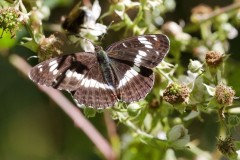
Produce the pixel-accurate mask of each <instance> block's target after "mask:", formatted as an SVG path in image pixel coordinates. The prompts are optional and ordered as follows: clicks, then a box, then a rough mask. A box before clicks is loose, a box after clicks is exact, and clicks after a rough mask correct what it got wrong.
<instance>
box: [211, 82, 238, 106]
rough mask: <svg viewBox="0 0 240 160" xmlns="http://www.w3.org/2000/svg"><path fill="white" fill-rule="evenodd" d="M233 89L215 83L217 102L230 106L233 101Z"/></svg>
mask: <svg viewBox="0 0 240 160" xmlns="http://www.w3.org/2000/svg"><path fill="white" fill-rule="evenodd" d="M234 95H235V91H234V90H233V89H232V88H231V87H228V86H226V85H224V84H222V83H220V84H219V85H217V87H216V91H215V98H216V100H217V102H218V103H219V104H221V105H224V106H230V105H232V103H233V99H234Z"/></svg>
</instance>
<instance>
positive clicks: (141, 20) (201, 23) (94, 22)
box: [0, 0, 240, 159]
mask: <svg viewBox="0 0 240 160" xmlns="http://www.w3.org/2000/svg"><path fill="white" fill-rule="evenodd" d="M60 3H61V2H60V0H54V1H52V3H51V2H48V1H42V0H36V1H31V0H24V1H23V0H12V1H11V0H5V1H2V2H0V4H1V8H0V28H1V33H0V35H1V38H2V39H3V40H4V38H6V39H9V34H10V38H12V39H14V40H15V41H17V39H19V38H22V39H21V45H22V46H24V47H27V48H28V49H30V50H31V51H33V52H35V53H36V55H37V57H38V60H39V62H41V61H44V60H47V59H50V58H52V57H56V56H59V55H61V54H64V53H66V52H69V48H70V49H74V47H76V46H81V49H82V50H84V51H93V50H94V46H93V45H92V43H91V42H94V43H96V44H99V43H104V41H105V39H104V38H106V39H107V40H108V39H109V41H111V40H113V39H114V41H118V40H121V39H123V38H126V37H130V36H133V35H142V34H158V33H162V34H165V35H167V36H168V37H169V39H170V44H171V45H170V51H169V53H168V55H167V56H166V58H165V59H164V61H163V62H161V63H160V64H159V65H158V66H157V67H156V68H155V69H154V72H155V84H154V87H153V89H152V90H151V92H150V93H149V94H148V96H147V97H146V98H145V99H144V100H141V101H139V102H133V103H130V104H126V103H124V102H119V103H117V104H116V105H115V106H113V107H110V108H107V109H106V110H96V109H94V108H88V107H87V106H86V107H85V108H84V113H85V116H86V117H94V116H96V113H101V114H103V112H104V115H105V116H107V115H106V114H111V118H112V119H113V120H115V121H116V123H118V122H119V123H120V124H123V125H124V126H126V127H127V128H125V129H123V130H121V131H119V133H118V134H117V135H116V134H112V135H111V134H110V135H109V136H110V138H109V139H110V142H111V147H112V150H113V153H112V154H111V155H110V156H107V155H104V156H105V158H106V159H145V158H143V157H148V159H178V158H182V159H200V158H201V159H220V158H221V157H222V156H225V157H227V158H229V159H240V155H239V152H238V151H239V150H240V142H239V136H238V134H237V133H236V132H237V128H238V129H239V124H240V116H239V113H240V110H239V97H238V94H239V92H240V91H239V88H237V89H235V87H237V86H234V85H237V83H233V84H234V85H233V86H231V85H229V83H228V81H229V80H230V77H229V76H228V74H229V73H230V72H231V70H233V69H235V70H237V69H238V68H236V67H237V66H234V65H235V64H231V58H229V57H230V54H229V47H230V42H229V40H232V39H234V38H236V37H237V36H238V30H237V27H239V25H240V23H239V17H240V16H239V15H240V2H239V1H235V2H233V3H232V4H230V5H229V6H227V7H222V8H217V7H216V8H212V7H210V6H208V5H198V6H196V7H195V8H193V9H192V12H191V17H190V22H188V23H186V24H184V25H182V24H178V23H177V22H174V21H168V19H167V13H170V12H174V11H175V8H176V2H175V1H174V0H151V1H148V0H140V1H131V0H120V1H118V0H109V1H104V2H101V1H100V3H99V2H98V0H95V1H94V2H93V3H91V2H90V1H89V0H83V1H82V2H81V3H79V4H78V5H77V8H75V9H77V10H76V12H74V13H73V12H72V13H71V14H68V15H67V16H65V18H64V19H63V21H64V20H65V23H66V24H65V25H64V28H65V30H64V29H62V28H61V24H60V23H59V24H58V25H54V24H51V22H50V21H48V19H49V17H50V15H51V14H52V13H51V12H52V9H53V7H57V6H58V5H60ZM105 3H106V4H108V5H107V6H106V5H105ZM63 5H64V4H63ZM103 5H105V6H104V7H103ZM101 10H102V12H101ZM72 16H73V17H72ZM74 16H76V17H74ZM76 21H77V23H76ZM78 22H79V23H78ZM71 31H73V32H74V33H73V32H72V33H71ZM49 32H50V33H51V35H48V34H45V33H49ZM23 35H24V36H23ZM112 35H113V36H112ZM16 37H17V38H16ZM103 37H104V38H103ZM103 45H104V44H103ZM0 46H1V45H0ZM66 46H72V47H67V49H66ZM10 48H11V47H9V49H10ZM0 49H1V48H0ZM71 53H74V51H73V50H72V51H71ZM9 57H11V56H9ZM189 57H191V58H189ZM183 60H184V62H183ZM186 62H187V64H186ZM229 65H232V66H231V68H230V67H228V66H229ZM232 68H233V69H232ZM233 72H234V71H233ZM106 125H108V123H106ZM195 125H199V126H201V127H198V126H195ZM209 125H210V126H209ZM211 125H215V126H214V127H213V128H212V126H211ZM106 127H107V128H108V127H109V126H106ZM115 127H116V126H115ZM204 127H206V128H207V129H206V128H204ZM108 129H109V128H108ZM222 137H223V138H222ZM232 137H234V138H232ZM235 137H236V138H235ZM209 139H210V140H209ZM202 140H203V142H202ZM208 140H209V142H207V141H208ZM204 145H206V146H207V147H203V146H204ZM98 149H99V148H98ZM218 151H220V152H221V153H220V152H218ZM102 154H104V153H102Z"/></svg>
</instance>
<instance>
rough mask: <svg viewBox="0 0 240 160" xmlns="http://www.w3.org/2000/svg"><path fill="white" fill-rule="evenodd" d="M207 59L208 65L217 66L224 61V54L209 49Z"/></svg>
mask: <svg viewBox="0 0 240 160" xmlns="http://www.w3.org/2000/svg"><path fill="white" fill-rule="evenodd" d="M205 60H206V63H207V65H208V66H211V67H217V66H219V65H220V64H221V63H222V61H223V54H221V53H219V52H215V51H208V52H207V54H206V57H205Z"/></svg>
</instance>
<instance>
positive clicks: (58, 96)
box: [10, 55, 116, 160]
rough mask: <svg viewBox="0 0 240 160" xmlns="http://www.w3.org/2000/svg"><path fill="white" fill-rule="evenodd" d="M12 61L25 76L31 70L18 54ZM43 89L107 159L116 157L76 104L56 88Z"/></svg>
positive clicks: (111, 159) (12, 57)
mask: <svg viewBox="0 0 240 160" xmlns="http://www.w3.org/2000/svg"><path fill="white" fill-rule="evenodd" d="M10 63H11V64H12V65H13V66H14V67H16V68H17V69H18V70H19V71H21V72H22V73H23V74H24V75H25V76H27V75H28V73H29V71H30V68H31V67H30V66H29V65H28V64H27V63H26V61H24V60H23V59H22V58H21V57H19V56H18V55H12V56H11V57H10ZM38 87H39V89H40V90H41V91H43V92H44V93H46V94H47V95H48V96H49V97H50V98H51V99H52V100H53V101H54V102H55V103H56V104H57V105H58V106H59V107H60V108H61V109H62V110H63V111H64V112H65V113H66V114H67V115H68V116H69V117H70V118H71V119H72V120H73V122H74V123H75V125H76V126H77V127H78V128H80V129H82V131H83V132H84V133H85V134H86V135H87V136H88V137H89V139H90V140H91V141H92V142H93V143H94V144H95V145H96V147H97V148H98V149H99V151H100V152H101V153H102V154H103V155H104V157H105V158H106V159H107V160H114V159H116V155H115V153H114V152H113V150H112V148H111V145H110V144H109V143H108V141H107V140H106V139H105V138H104V137H103V136H102V135H101V134H100V133H99V132H98V131H97V130H96V128H95V127H94V126H93V125H92V124H91V123H90V122H89V121H88V120H87V119H86V118H85V117H84V116H83V114H82V113H81V111H80V110H79V109H78V108H77V107H76V106H74V105H73V104H72V103H71V102H70V101H69V100H68V99H67V98H66V97H65V96H63V94H62V93H61V92H59V91H57V90H55V89H52V88H49V87H45V86H38Z"/></svg>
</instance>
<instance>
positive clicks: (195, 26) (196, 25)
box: [184, 2, 240, 33]
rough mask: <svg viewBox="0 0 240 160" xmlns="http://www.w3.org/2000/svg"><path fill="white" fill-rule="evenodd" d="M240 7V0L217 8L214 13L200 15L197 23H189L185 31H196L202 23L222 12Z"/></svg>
mask: <svg viewBox="0 0 240 160" xmlns="http://www.w3.org/2000/svg"><path fill="white" fill-rule="evenodd" d="M239 8H240V2H235V3H233V4H231V5H229V6H226V7H223V8H220V9H217V10H215V11H213V12H212V13H210V14H208V15H204V16H202V17H200V18H199V19H198V20H197V23H194V24H190V25H187V26H186V27H185V28H184V32H188V33H190V32H194V31H196V30H198V28H199V27H200V24H202V23H204V22H206V21H209V20H211V19H213V18H215V17H217V16H219V15H220V14H223V13H228V12H231V11H234V10H237V9H239Z"/></svg>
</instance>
